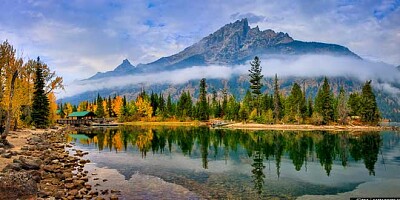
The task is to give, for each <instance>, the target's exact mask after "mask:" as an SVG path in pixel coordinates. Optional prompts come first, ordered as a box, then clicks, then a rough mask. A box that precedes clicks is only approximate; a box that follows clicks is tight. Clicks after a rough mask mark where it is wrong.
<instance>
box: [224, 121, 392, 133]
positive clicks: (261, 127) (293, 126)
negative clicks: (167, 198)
mask: <svg viewBox="0 0 400 200" xmlns="http://www.w3.org/2000/svg"><path fill="white" fill-rule="evenodd" d="M223 128H229V129H248V130H291V131H296V130H297V131H312V130H321V131H322V130H325V131H382V130H391V129H392V128H391V127H382V126H340V125H334V126H331V125H324V126H315V125H308V124H307V125H306V124H300V125H297V124H256V123H234V124H229V125H226V126H223Z"/></svg>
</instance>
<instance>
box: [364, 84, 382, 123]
mask: <svg viewBox="0 0 400 200" xmlns="http://www.w3.org/2000/svg"><path fill="white" fill-rule="evenodd" d="M360 105H361V107H360V115H361V120H362V121H363V122H367V123H370V124H377V123H378V122H379V119H380V114H379V109H378V106H377V104H376V99H375V94H374V91H373V90H372V87H371V81H367V82H365V84H364V86H363V88H362V92H361V104H360Z"/></svg>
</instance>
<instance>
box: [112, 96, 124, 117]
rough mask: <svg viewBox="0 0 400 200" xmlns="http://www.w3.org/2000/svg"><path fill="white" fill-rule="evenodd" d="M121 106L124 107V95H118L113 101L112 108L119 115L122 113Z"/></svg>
mask: <svg viewBox="0 0 400 200" xmlns="http://www.w3.org/2000/svg"><path fill="white" fill-rule="evenodd" d="M121 108H122V97H121V96H116V97H115V99H113V102H112V109H113V111H114V113H115V114H116V115H117V117H118V116H120V115H121Z"/></svg>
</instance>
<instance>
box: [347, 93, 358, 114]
mask: <svg viewBox="0 0 400 200" xmlns="http://www.w3.org/2000/svg"><path fill="white" fill-rule="evenodd" d="M360 103H361V95H360V94H359V93H357V92H353V93H351V94H350V96H349V101H348V103H347V104H348V106H349V108H350V113H349V115H350V116H359V115H360Z"/></svg>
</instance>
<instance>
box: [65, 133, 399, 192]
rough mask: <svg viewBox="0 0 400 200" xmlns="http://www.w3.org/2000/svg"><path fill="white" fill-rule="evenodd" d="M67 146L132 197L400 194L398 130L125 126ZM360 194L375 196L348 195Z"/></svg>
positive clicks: (79, 136)
mask: <svg viewBox="0 0 400 200" xmlns="http://www.w3.org/2000/svg"><path fill="white" fill-rule="evenodd" d="M68 141H69V142H73V143H74V144H75V146H74V148H76V149H81V150H84V151H88V152H89V155H87V157H86V158H87V159H90V160H91V161H92V163H93V164H92V170H93V168H96V170H98V174H99V175H100V173H101V172H104V173H108V174H106V175H104V176H105V177H107V179H108V181H107V182H102V183H101V184H98V185H102V186H103V187H113V186H114V187H117V189H118V190H121V195H122V198H125V199H154V198H164V199H165V198H185V199H203V198H209V199H221V198H223V199H226V198H230V199H232V198H233V199H258V198H262V199H265V198H273V197H275V198H277V199H292V198H297V197H301V196H303V197H321V196H312V195H328V196H329V195H336V194H338V193H346V192H350V191H357V190H358V189H360V188H361V189H362V188H363V187H360V186H362V185H363V184H366V183H368V184H369V183H379V184H378V185H381V186H382V185H385V184H386V186H384V188H385V189H386V190H388V192H385V193H384V194H387V195H396V196H400V192H397V189H395V190H393V189H390V188H391V187H394V188H396V187H398V185H394V184H397V183H399V180H400V173H399V171H400V143H399V142H400V134H399V133H396V132H391V131H383V132H367V133H351V134H350V133H347V132H326V131H246V130H225V129H210V128H208V127H141V126H122V127H119V128H115V129H92V130H86V131H77V132H75V133H72V134H70V135H69V136H68ZM379 181H381V182H379ZM382 181H384V182H382ZM385 181H387V182H385ZM390 181H391V182H390ZM370 187H371V188H374V189H375V190H377V188H378V187H376V186H374V185H372V186H370ZM364 190H366V191H370V192H371V191H373V190H370V189H364ZM360 193H361V194H364V195H365V194H368V193H362V191H361V192H359V193H349V194H348V195H350V196H351V195H356V194H360ZM372 194H375V193H372ZM304 195H307V196H304ZM310 195H311V196H310ZM377 195H379V194H377ZM328 196H326V197H328ZM322 197H324V196H322ZM331 197H335V196H331Z"/></svg>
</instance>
